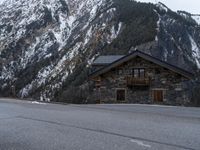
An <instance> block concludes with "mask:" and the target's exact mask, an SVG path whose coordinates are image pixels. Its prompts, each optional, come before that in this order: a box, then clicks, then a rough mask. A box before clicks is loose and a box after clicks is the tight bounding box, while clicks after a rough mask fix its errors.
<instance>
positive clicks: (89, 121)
mask: <svg viewBox="0 0 200 150" xmlns="http://www.w3.org/2000/svg"><path fill="white" fill-rule="evenodd" d="M0 150H200V108H184V107H167V106H148V105H58V104H44V103H37V102H27V101H19V100H12V99H0Z"/></svg>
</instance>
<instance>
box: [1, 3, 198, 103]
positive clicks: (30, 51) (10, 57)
mask: <svg viewBox="0 0 200 150" xmlns="http://www.w3.org/2000/svg"><path fill="white" fill-rule="evenodd" d="M195 19H196V20H195ZM135 48H137V49H141V50H142V51H145V52H147V53H150V54H151V55H153V56H156V57H159V58H161V59H163V60H165V61H168V62H169V63H172V64H176V65H178V66H180V67H184V68H185V69H188V70H191V71H196V70H197V68H200V27H199V25H198V16H197V15H195V16H193V15H191V14H189V13H186V12H178V13H176V12H173V11H171V10H170V9H169V8H167V7H166V6H164V5H163V4H161V3H159V4H157V5H153V4H143V3H137V2H134V1H128V0H125V1H124V0H20V1H19V0H8V1H5V2H4V3H3V4H1V5H0V93H1V95H4V96H9V95H10V94H11V89H12V90H14V91H15V93H16V95H17V96H19V97H23V98H24V97H35V98H38V99H40V100H46V101H49V100H51V99H53V98H54V97H55V96H56V97H57V96H58V93H60V91H62V90H63V89H67V87H68V86H70V85H73V86H79V85H81V84H82V83H84V81H85V80H86V79H87V74H88V68H89V67H90V64H91V62H92V61H93V60H94V59H95V58H96V57H97V56H98V55H100V54H127V53H128V52H129V51H130V50H131V49H135Z"/></svg>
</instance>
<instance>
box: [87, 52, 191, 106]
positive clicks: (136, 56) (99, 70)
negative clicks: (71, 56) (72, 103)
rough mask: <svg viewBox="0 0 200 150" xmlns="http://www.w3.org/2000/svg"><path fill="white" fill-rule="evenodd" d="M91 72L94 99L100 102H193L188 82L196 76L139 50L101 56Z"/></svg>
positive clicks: (173, 103) (178, 103) (175, 103)
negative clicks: (190, 97) (126, 53)
mask: <svg viewBox="0 0 200 150" xmlns="http://www.w3.org/2000/svg"><path fill="white" fill-rule="evenodd" d="M91 72H92V73H91V74H90V76H89V79H90V81H91V82H92V83H93V84H92V85H93V94H92V96H91V98H92V99H93V100H95V101H96V102H97V103H148V104H151V103H158V104H170V105H184V104H188V103H189V102H190V99H189V94H188V93H189V92H188V91H189V89H188V88H187V84H186V83H187V82H188V81H190V80H192V79H193V74H192V73H190V72H188V71H186V70H183V69H182V68H179V67H176V66H174V65H171V64H169V63H166V62H164V61H161V60H159V59H158V58H155V57H152V56H150V55H148V54H146V53H143V52H141V51H138V50H136V51H134V52H132V53H131V54H128V55H126V56H121V55H109V56H100V57H98V58H97V59H96V60H95V61H94V62H93V64H92V71H91Z"/></svg>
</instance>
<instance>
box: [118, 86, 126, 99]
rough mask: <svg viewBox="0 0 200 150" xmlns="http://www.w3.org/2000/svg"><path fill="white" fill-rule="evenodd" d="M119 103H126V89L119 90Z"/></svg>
mask: <svg viewBox="0 0 200 150" xmlns="http://www.w3.org/2000/svg"><path fill="white" fill-rule="evenodd" d="M116 94H117V96H116V97H117V101H118V102H121V101H125V100H126V91H125V90H124V89H122V90H117V93H116Z"/></svg>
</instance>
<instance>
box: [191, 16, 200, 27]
mask: <svg viewBox="0 0 200 150" xmlns="http://www.w3.org/2000/svg"><path fill="white" fill-rule="evenodd" d="M192 18H193V19H194V20H195V21H196V23H197V24H198V25H200V15H192Z"/></svg>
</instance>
